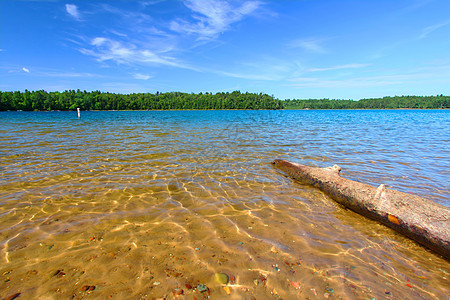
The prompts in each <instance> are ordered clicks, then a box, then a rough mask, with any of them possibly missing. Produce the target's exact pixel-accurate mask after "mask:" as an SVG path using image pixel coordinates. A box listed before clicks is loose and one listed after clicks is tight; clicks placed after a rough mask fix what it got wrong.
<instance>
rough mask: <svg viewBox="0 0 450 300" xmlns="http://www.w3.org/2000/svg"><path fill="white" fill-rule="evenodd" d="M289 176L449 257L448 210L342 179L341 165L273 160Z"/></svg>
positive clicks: (416, 197) (426, 201) (414, 198)
mask: <svg viewBox="0 0 450 300" xmlns="http://www.w3.org/2000/svg"><path fill="white" fill-rule="evenodd" d="M273 164H274V165H275V166H276V167H277V168H279V169H280V170H282V171H284V172H286V173H287V174H288V175H289V176H290V177H292V178H294V179H296V180H298V181H300V182H302V183H306V184H310V185H313V186H315V187H318V188H319V189H321V190H322V191H324V192H325V193H327V194H328V195H329V196H330V197H331V198H333V199H334V200H335V201H337V202H338V203H340V204H342V205H344V206H345V207H347V208H349V209H351V210H353V211H355V212H357V213H359V214H361V215H363V216H365V217H368V218H371V219H374V220H377V221H379V222H381V223H383V224H384V225H387V226H389V227H391V228H392V229H394V230H396V231H398V232H400V233H402V234H404V235H405V236H407V237H409V238H411V239H413V240H415V241H417V242H419V243H420V244H422V245H423V246H425V247H427V248H429V249H431V250H433V251H435V252H437V253H439V254H441V255H442V256H444V257H445V258H446V259H447V260H450V209H449V208H447V207H445V206H443V205H440V204H438V203H435V202H433V201H430V200H428V199H425V198H422V197H419V196H415V195H411V194H407V193H402V192H399V191H395V190H391V189H387V188H386V187H385V185H384V184H382V185H380V186H379V187H378V188H376V187H373V186H370V185H367V184H364V183H361V182H357V181H353V180H349V179H345V178H342V177H341V176H340V175H339V172H340V170H341V168H340V167H339V166H337V165H334V166H333V167H329V168H316V167H308V166H304V165H300V164H295V163H292V162H289V161H285V160H281V159H276V160H275V161H274V162H273Z"/></svg>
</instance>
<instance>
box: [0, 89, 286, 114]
mask: <svg viewBox="0 0 450 300" xmlns="http://www.w3.org/2000/svg"><path fill="white" fill-rule="evenodd" d="M77 107H79V108H80V109H81V110H168V109H282V108H283V103H282V102H281V101H280V100H277V99H274V97H273V96H269V95H267V94H262V93H260V94H253V93H241V92H239V91H234V92H232V93H216V94H214V95H213V94H212V93H204V94H203V93H200V94H188V93H181V92H170V93H159V92H157V93H156V94H150V93H136V94H126V95H125V94H114V93H103V92H99V91H94V92H86V91H80V90H77V91H74V90H69V91H64V92H46V91H43V90H40V91H33V92H30V91H27V90H25V91H24V92H19V91H16V92H0V110H3V111H4V110H24V111H32V110H75V109H76V108H77Z"/></svg>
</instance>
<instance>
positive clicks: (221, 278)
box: [214, 273, 230, 284]
mask: <svg viewBox="0 0 450 300" xmlns="http://www.w3.org/2000/svg"><path fill="white" fill-rule="evenodd" d="M214 277H215V279H216V281H217V282H218V283H220V284H227V283H228V282H229V281H230V278H229V277H228V275H227V274H225V273H216V274H215V275H214Z"/></svg>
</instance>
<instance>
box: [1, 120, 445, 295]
mask: <svg viewBox="0 0 450 300" xmlns="http://www.w3.org/2000/svg"><path fill="white" fill-rule="evenodd" d="M405 113H407V116H406V117H405V116H403V117H402V116H401V115H398V113H397V112H390V111H386V112H384V114H383V113H381V112H378V111H373V112H359V111H354V112H347V113H345V112H334V111H329V112H314V111H310V112H304V111H283V112H264V111H263V112H214V111H212V112H86V113H84V114H83V119H81V120H77V121H78V123H71V124H68V119H70V116H71V115H70V113H56V112H55V113H54V114H53V113H48V114H40V113H29V114H27V113H24V114H23V115H18V113H14V114H13V113H11V115H4V116H6V117H5V118H4V126H3V127H5V128H7V129H8V130H1V131H0V140H2V144H3V145H4V147H3V149H2V150H0V151H1V154H2V158H1V159H0V171H1V173H2V179H1V181H0V260H2V263H1V264H0V291H1V292H0V297H2V298H5V297H8V296H11V295H14V294H15V293H21V296H22V297H25V298H67V297H74V298H83V297H86V296H88V295H89V296H92V297H94V298H108V297H110V296H111V297H112V298H116V299H120V298H122V299H124V298H128V299H129V298H136V299H138V298H146V297H147V298H154V297H155V298H156V297H166V298H171V297H173V296H174V295H175V292H174V290H175V289H178V290H176V293H180V290H179V289H183V295H184V297H186V298H187V299H192V298H193V297H194V296H195V297H196V298H197V299H198V298H203V297H207V296H208V295H210V296H211V297H212V298H222V297H226V296H227V294H230V296H232V297H233V298H244V299H251V298H252V297H254V298H256V299H260V298H261V299H266V298H270V297H280V298H283V299H299V298H300V299H302V298H303V299H306V298H313V297H316V296H317V297H325V298H339V297H341V298H344V299H367V298H369V299H370V298H377V299H384V298H388V299H404V298H413V299H417V298H425V299H437V298H440V299H443V298H446V297H448V290H449V285H448V279H447V276H448V272H449V271H450V270H449V264H448V262H447V261H445V260H443V259H441V258H440V257H438V256H436V255H434V254H433V253H431V252H429V251H427V250H426V249H424V248H422V247H421V246H419V245H417V244H416V243H414V242H412V241H410V240H408V239H406V238H405V237H403V236H401V235H399V234H397V233H395V232H393V231H392V230H391V229H389V228H386V227H384V226H382V225H380V224H378V223H376V222H374V221H371V220H367V219H365V218H363V217H361V216H359V215H357V214H355V213H353V212H351V211H349V210H346V209H345V208H343V207H341V206H340V205H338V204H336V203H335V202H334V201H332V200H331V199H330V198H329V197H328V196H326V195H324V194H323V193H322V192H320V191H319V190H317V189H314V188H311V187H309V186H305V185H302V184H299V183H296V182H293V181H292V180H291V179H289V178H287V177H285V176H284V174H282V173H280V172H279V171H277V170H275V169H274V168H273V167H272V166H271V164H270V161H272V160H273V159H274V158H276V157H283V158H288V159H291V160H294V161H296V162H299V163H305V164H309V165H316V166H327V165H331V164H334V163H338V164H340V165H341V166H342V167H343V169H344V171H343V172H344V174H345V176H346V177H349V178H354V179H355V178H356V179H358V180H360V181H365V182H368V183H371V184H373V185H376V184H380V183H388V184H390V185H393V186H395V187H397V189H400V190H404V191H408V192H410V191H412V192H415V193H418V194H422V195H424V194H426V195H429V196H431V198H433V199H435V200H436V201H441V202H443V201H444V202H445V201H447V199H448V195H449V190H448V185H447V186H446V185H445V182H446V179H447V177H448V176H446V175H447V174H446V168H445V166H447V167H448V166H449V161H448V157H449V155H448V154H449V153H448V149H447V148H446V145H445V143H444V144H442V143H440V142H439V141H434V140H433V138H432V137H430V135H432V133H435V132H436V131H439V130H440V129H442V127H444V128H445V126H447V127H448V122H449V117H448V115H447V114H445V113H444V114H443V115H441V114H438V115H436V116H434V115H433V116H434V117H435V118H434V119H433V118H431V119H430V120H431V121H430V122H428V123H421V122H418V123H417V122H416V123H414V121H418V119H420V118H422V117H418V116H416V115H415V113H414V112H405ZM59 114H62V115H64V116H66V117H64V118H63V117H61V115H59ZM430 114H433V112H430ZM21 118H23V119H21ZM42 118H44V120H42ZM45 118H48V119H45ZM405 118H406V119H408V120H412V121H411V123H408V122H406V123H405ZM408 124H409V125H408ZM412 124H414V125H412ZM396 126H397V127H399V128H396ZM413 129H414V130H415V131H414V130H413ZM426 130H428V132H429V134H426V133H424V131H426ZM411 131H413V132H411ZM417 131H421V133H420V136H421V138H423V139H424V140H425V141H426V143H430V144H432V145H434V147H435V148H434V149H433V150H430V149H429V148H427V147H426V146H425V145H424V144H423V141H422V142H421V141H420V140H417V139H413V137H414V135H415V132H416V133H417ZM380 132H381V133H380ZM18 133H20V137H18V135H17V134H18ZM437 137H439V135H437ZM440 138H442V136H440ZM3 142H5V143H3ZM421 143H422V144H421ZM417 149H419V151H420V153H418V152H416V150H417ZM413 150H414V151H413ZM436 153H439V157H440V162H439V163H436V161H435V160H434V158H435V157H436V155H438V154H436ZM416 157H421V159H420V160H417V159H416ZM447 169H448V168H447ZM216 273H224V274H227V276H229V278H230V282H229V283H228V285H227V287H228V288H227V289H224V287H223V285H222V284H220V283H218V282H217V280H216V279H215V274H216ZM200 284H202V285H205V286H206V290H204V291H203V292H202V290H203V289H204V288H203V286H201V285H200ZM199 285H200V287H202V288H197V287H198V286H199Z"/></svg>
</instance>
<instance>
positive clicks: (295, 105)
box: [283, 95, 450, 109]
mask: <svg viewBox="0 0 450 300" xmlns="http://www.w3.org/2000/svg"><path fill="white" fill-rule="evenodd" d="M283 107H284V108H285V109H396V108H450V96H444V95H436V96H394V97H383V98H368V99H360V100H358V101H355V100H336V99H331V100H330V99H303V100H302V99H294V100H290V99H288V100H284V102H283Z"/></svg>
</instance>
